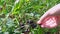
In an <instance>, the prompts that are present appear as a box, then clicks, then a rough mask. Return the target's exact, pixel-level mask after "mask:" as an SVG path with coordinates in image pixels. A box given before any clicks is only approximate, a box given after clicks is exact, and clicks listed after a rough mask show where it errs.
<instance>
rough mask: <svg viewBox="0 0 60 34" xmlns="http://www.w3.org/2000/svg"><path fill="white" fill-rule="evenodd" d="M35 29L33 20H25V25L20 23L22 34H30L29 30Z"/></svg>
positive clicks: (35, 25)
mask: <svg viewBox="0 0 60 34" xmlns="http://www.w3.org/2000/svg"><path fill="white" fill-rule="evenodd" d="M36 27H37V24H35V23H34V21H33V20H27V23H26V24H24V23H22V22H21V23H20V29H21V30H22V33H24V34H28V33H29V32H30V28H32V29H34V28H36Z"/></svg>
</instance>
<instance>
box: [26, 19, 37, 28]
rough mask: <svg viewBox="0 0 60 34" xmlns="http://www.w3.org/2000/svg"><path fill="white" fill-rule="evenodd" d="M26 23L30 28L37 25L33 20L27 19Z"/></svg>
mask: <svg viewBox="0 0 60 34" xmlns="http://www.w3.org/2000/svg"><path fill="white" fill-rule="evenodd" d="M27 23H28V24H29V25H30V26H31V27H32V28H36V27H37V24H35V23H34V21H33V20H28V21H27Z"/></svg>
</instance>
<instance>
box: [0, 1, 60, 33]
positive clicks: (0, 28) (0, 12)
mask: <svg viewBox="0 0 60 34" xmlns="http://www.w3.org/2000/svg"><path fill="white" fill-rule="evenodd" d="M58 3H60V0H0V34H21V33H22V31H23V30H21V29H20V28H21V27H20V23H21V22H22V23H24V24H26V22H27V20H33V21H34V23H35V24H36V22H37V21H38V20H39V18H40V17H41V16H42V15H43V14H44V13H45V12H46V11H47V10H48V9H49V8H51V7H53V6H54V5H56V4H58ZM57 31H58V29H57V28H53V29H47V28H41V27H40V26H39V25H37V27H36V28H34V29H33V28H31V26H30V32H29V33H30V34H45V32H50V33H51V34H54V33H56V32H57Z"/></svg>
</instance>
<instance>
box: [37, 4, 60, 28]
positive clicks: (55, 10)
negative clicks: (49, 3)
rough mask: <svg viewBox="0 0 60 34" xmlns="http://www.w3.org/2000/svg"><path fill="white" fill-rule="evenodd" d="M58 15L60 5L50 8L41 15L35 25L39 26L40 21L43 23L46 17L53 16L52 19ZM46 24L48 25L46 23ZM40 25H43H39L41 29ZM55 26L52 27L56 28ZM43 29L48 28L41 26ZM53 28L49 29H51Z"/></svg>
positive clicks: (59, 13)
mask: <svg viewBox="0 0 60 34" xmlns="http://www.w3.org/2000/svg"><path fill="white" fill-rule="evenodd" d="M58 15H60V4H58V5H56V6H54V7H52V8H51V9H49V10H48V11H47V12H46V13H45V14H43V15H42V16H41V18H40V19H39V21H38V22H37V24H41V23H42V21H43V20H44V19H45V18H46V17H48V16H53V17H54V16H58ZM54 18H55V17H54ZM47 24H48V23H47ZM56 24H57V25H58V23H56ZM42 25H43V24H41V27H42ZM57 25H54V26H53V27H56V26H57ZM43 27H46V28H48V27H47V26H43ZM53 27H51V28H53Z"/></svg>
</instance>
